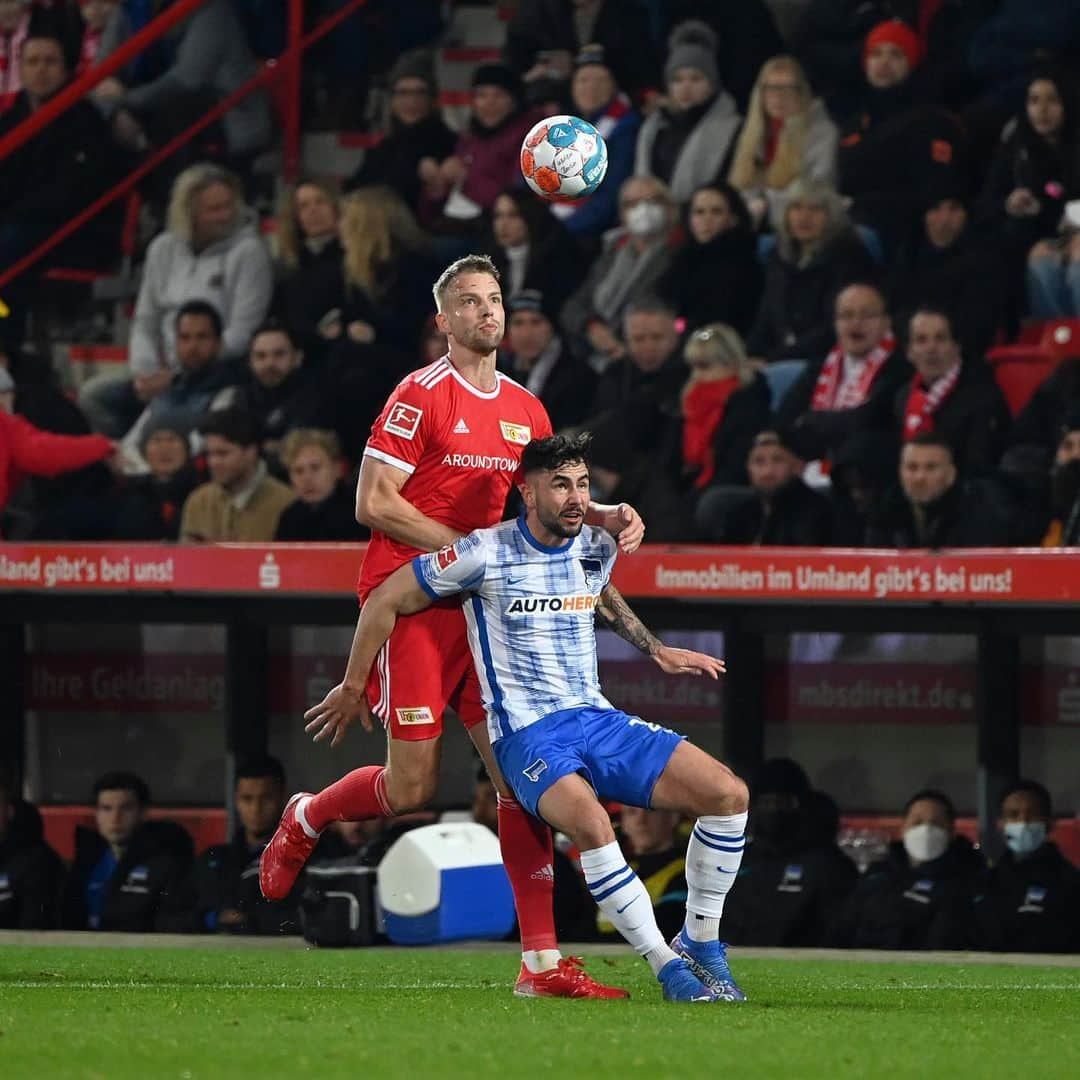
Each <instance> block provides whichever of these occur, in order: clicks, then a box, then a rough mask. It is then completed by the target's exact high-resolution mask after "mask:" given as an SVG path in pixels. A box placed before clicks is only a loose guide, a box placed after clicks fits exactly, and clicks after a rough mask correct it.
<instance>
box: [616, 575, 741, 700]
mask: <svg viewBox="0 0 1080 1080" xmlns="http://www.w3.org/2000/svg"><path fill="white" fill-rule="evenodd" d="M596 614H597V617H598V618H599V619H600V621H601V622H602V623H603V624H604V625H605V626H607V627H609V628H610V629H611V630H614V631H615V633H616V634H618V635H619V637H621V638H622V639H623V641H628V642H630V644H631V645H633V646H634V648H635V649H637V650H638V651H639V652H643V653H645V655H646V656H649V657H651V658H652V659H653V660H655V661H656V663H657V664H658V665H659V667H660V670H661V671H663V672H665V673H666V674H668V675H708V676H710V677H711V678H713V679H715V678H718V677H719V676H720V675H721V674H722V673H723V672H724V670H725V668H724V661H723V660H718V659H717V658H716V657H714V656H706V655H705V653H699V652H694V651H693V650H691V649H675V648H672V647H671V646H670V645H665V644H664V643H663V642H662V641H661V640H660V639H659V638H658V637H656V636H655V635H654V634H652V633H651V632H650V631H649V628H648V627H647V626H646V625H645V624H644V623H643V622H642V621H641V620H640V619H639V618H638V617H637V616H636V615H635V614H634V613H633V611H631V610H630V605H629V604H628V603H627V602H626V601H625V600H624V599H623V596H622V593H620V592H619V590H618V589H616V588H615V586H614V585H612V584H611V583H610V582H609V583H608V585H607V586H606V587H605V589H604V591H603V592H602V593H600V602H599V603H598V604H597V605H596Z"/></svg>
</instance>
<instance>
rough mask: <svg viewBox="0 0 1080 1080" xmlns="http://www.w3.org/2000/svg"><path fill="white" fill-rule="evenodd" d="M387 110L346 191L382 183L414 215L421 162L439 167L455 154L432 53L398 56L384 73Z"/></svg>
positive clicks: (417, 210)
mask: <svg viewBox="0 0 1080 1080" xmlns="http://www.w3.org/2000/svg"><path fill="white" fill-rule="evenodd" d="M386 82H387V87H388V89H389V91H390V112H389V117H388V121H387V125H386V132H385V134H384V135H383V137H382V138H381V139H380V140H379V141H378V143H377V144H376V145H375V146H373V147H370V148H369V149H367V150H365V151H364V160H363V162H362V163H361V165H360V168H359V169H357V171H356V172H355V173H353V175H352V176H351V177H350V178H349V179H348V180H347V181H346V183H345V190H346V191H352V190H353V189H355V188H359V187H370V186H372V185H375V184H378V185H384V186H386V187H389V188H393V190H394V191H396V192H397V193H398V194H399V195H400V196H401V198H402V199H404V200H405V203H406V205H407V206H408V207H409V209H410V210H411V211H412V212H413V213H414V214H417V215H419V214H420V212H421V195H422V193H423V181H422V180H421V176H420V172H421V170H420V163H421V162H422V161H424V160H428V161H431V162H434V164H435V165H436V166H439V165H441V164H442V163H443V162H444V161H445V160H446V159H447V158H448V157H450V156H451V155H452V154H453V152H454V144H455V143H456V141H457V136H456V135H455V134H454V132H453V131H451V130H450V128H448V127H447V126H446V122H445V121H444V120H443V118H442V112H441V111H440V109H439V88H438V85H437V84H436V82H435V64H434V58H433V57H432V55H431V53H429V52H426V51H422V50H414V51H412V52H408V53H405V54H404V55H402V56H400V57H398V60H397V62H396V63H395V64H394V66H393V68H391V70H390V74H389V75H388V76H387V80H386Z"/></svg>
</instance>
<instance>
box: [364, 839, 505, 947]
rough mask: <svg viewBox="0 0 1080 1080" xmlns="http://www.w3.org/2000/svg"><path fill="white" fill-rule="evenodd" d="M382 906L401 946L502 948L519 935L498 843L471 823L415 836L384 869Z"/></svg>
mask: <svg viewBox="0 0 1080 1080" xmlns="http://www.w3.org/2000/svg"><path fill="white" fill-rule="evenodd" d="M378 890H379V906H380V907H381V908H382V911H383V917H384V919H385V922H386V934H387V937H389V938H390V940H391V941H393V942H395V943H396V944H398V945H434V944H437V943H439V942H444V941H460V940H462V939H463V938H487V939H492V940H497V939H499V938H504V937H506V935H507V934H509V933H510V931H511V930H512V929H513V928H514V897H513V894H512V893H511V891H510V882H509V880H508V879H507V877H506V871H505V870H504V869H503V864H502V856H501V855H500V854H499V840H498V837H496V835H495V834H494V833H493V832H492V831H491V830H490V829H488V828H486V827H485V826H483V825H477V824H475V823H474V822H447V823H445V824H439V825H425V826H423V827H422V828H419V829H411V830H410V831H409V832H407V833H405V835H404V836H402V837H401V839H400V840H398V841H397V843H395V844H394V846H393V847H391V848H390V850H389V851H388V852H387V853H386V855H385V856H384V857H383V860H382V862H381V863H379V876H378Z"/></svg>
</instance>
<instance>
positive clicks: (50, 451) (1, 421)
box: [0, 368, 119, 538]
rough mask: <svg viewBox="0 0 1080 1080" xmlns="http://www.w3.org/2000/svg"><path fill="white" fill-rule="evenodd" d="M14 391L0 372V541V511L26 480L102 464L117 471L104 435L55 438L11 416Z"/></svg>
mask: <svg viewBox="0 0 1080 1080" xmlns="http://www.w3.org/2000/svg"><path fill="white" fill-rule="evenodd" d="M14 389H15V383H14V381H13V380H12V378H11V376H10V375H9V374H8V372H7V369H6V368H0V538H2V536H3V532H4V530H3V525H2V518H3V513H4V509H5V507H6V506H7V505H8V501H9V499H10V498H11V497H12V495H14V493H15V491H16V490H17V489H18V487H19V486H20V484H22V482H23V480H25V479H26V477H28V476H59V475H60V474H61V473H66V472H74V471H75V470H76V469H82V468H84V467H85V466H87V465H93V464H94V463H95V462H99V461H106V460H108V461H109V463H110V467H111V468H118V467H119V466H118V464H117V462H116V459H115V450H116V447H115V445H114V444H113V442H112V440H110V439H106V438H105V436H104V435H56V434H53V433H52V432H51V431H42V430H41V429H40V428H38V427H35V426H34V425H33V424H31V423H30V421H29V420H27V419H26V418H25V417H22V416H16V415H14V413H13V412H12V411H11V410H12V409H13V408H14V404H13V400H14Z"/></svg>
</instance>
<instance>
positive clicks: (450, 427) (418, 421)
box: [357, 356, 552, 596]
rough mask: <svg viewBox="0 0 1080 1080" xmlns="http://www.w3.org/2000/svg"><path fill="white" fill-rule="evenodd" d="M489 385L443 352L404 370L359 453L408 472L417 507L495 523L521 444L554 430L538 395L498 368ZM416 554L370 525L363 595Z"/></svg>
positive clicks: (463, 522) (456, 523)
mask: <svg viewBox="0 0 1080 1080" xmlns="http://www.w3.org/2000/svg"><path fill="white" fill-rule="evenodd" d="M495 379H496V382H495V389H494V390H492V391H491V392H490V393H485V392H483V391H482V390H478V389H477V388H476V387H475V386H473V385H472V384H471V383H469V382H467V381H466V380H465V378H463V377H462V376H461V375H460V374H459V373H458V372H457V370H456V369H455V368H454V366H453V365H452V364H451V363H450V361H449V359H448V358H447V357H445V356H444V357H443V358H442V359H441V360H437V361H436V362H435V363H434V364H430V365H428V366H427V367H425V368H421V369H420V370H419V371H414V372H413V373H412V374H411V375H407V376H406V377H405V378H404V379H402V381H401V382H400V383H399V384H398V385H397V388H396V389H395V390H394V392H393V393H392V394H391V395H390V398H389V400H388V401H387V403H386V405H385V406H384V407H383V411H382V412H381V413H380V414H379V418H378V419H377V420H376V421H375V423H374V425H373V426H372V429H371V437H370V438H369V439H368V443H367V446H366V447H365V449H364V456H365V457H372V458H375V459H376V460H377V461H383V462H386V463H387V464H388V465H393V466H394V467H395V468H397V469H401V470H402V472H406V473H408V474H409V478H408V480H406V481H405V483H404V485H403V486H402V488H401V495H402V497H403V498H404V499H406V500H407V501H408V502H410V503H412V505H413V506H415V507H416V509H417V510H419V511H420V512H421V513H422V514H424V515H426V516H427V517H429V518H432V519H433V520H435V521H437V522H439V523H440V524H441V525H446V526H448V527H449V528H451V529H454V530H456V531H457V532H460V533H469V532H472V531H473V529H485V528H488V527H489V526H491V525H495V524H497V523H498V522H499V521H500V520H501V519H502V515H503V510H504V509H505V507H506V499H507V496H508V495H509V494H510V489H511V487H512V486H513V483H514V478H515V476H516V474H517V471H518V465H519V463H520V462H521V452H522V451H523V450H524V449H525V447H526V445H527V444H528V443H529V442H530V441H531V440H532V439H542V438H546V437H547V436H548V435H551V434H552V429H551V421H550V420H549V419H548V414H547V410H546V409H545V408H544V406H543V405H541V404H540V401H539V399H537V398H536V397H534V396H533V395H532V394H530V393H529V391H528V390H526V389H525V388H524V387H523V386H519V385H518V384H517V383H516V382H514V380H513V379H509V378H507V377H506V376H505V375H503V374H502V373H501V372H497V373H496V376H495ZM417 554H419V550H418V549H417V548H414V547H410V546H409V545H408V544H400V543H398V542H397V541H396V540H391V539H390V537H389V536H387V535H386V534H385V533H381V532H378V531H377V530H372V533H371V542H370V543H369V544H368V549H367V555H366V556H365V557H364V563H363V566H361V568H360V581H359V584H358V587H357V588H358V591H359V593H360V595H361V596H366V595H367V593H368V592H370V591H371V590H372V589H373V588H375V586H377V585H378V584H379V582H381V581H382V580H383V579H384V578H386V577H389V575H390V574H392V573H393V572H394V571H395V570H396V569H397V568H398V567H399V566H403V565H404V564H405V563H407V562H408V561H409V560H410V559H412V558H414V557H415V556H416V555H417Z"/></svg>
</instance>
